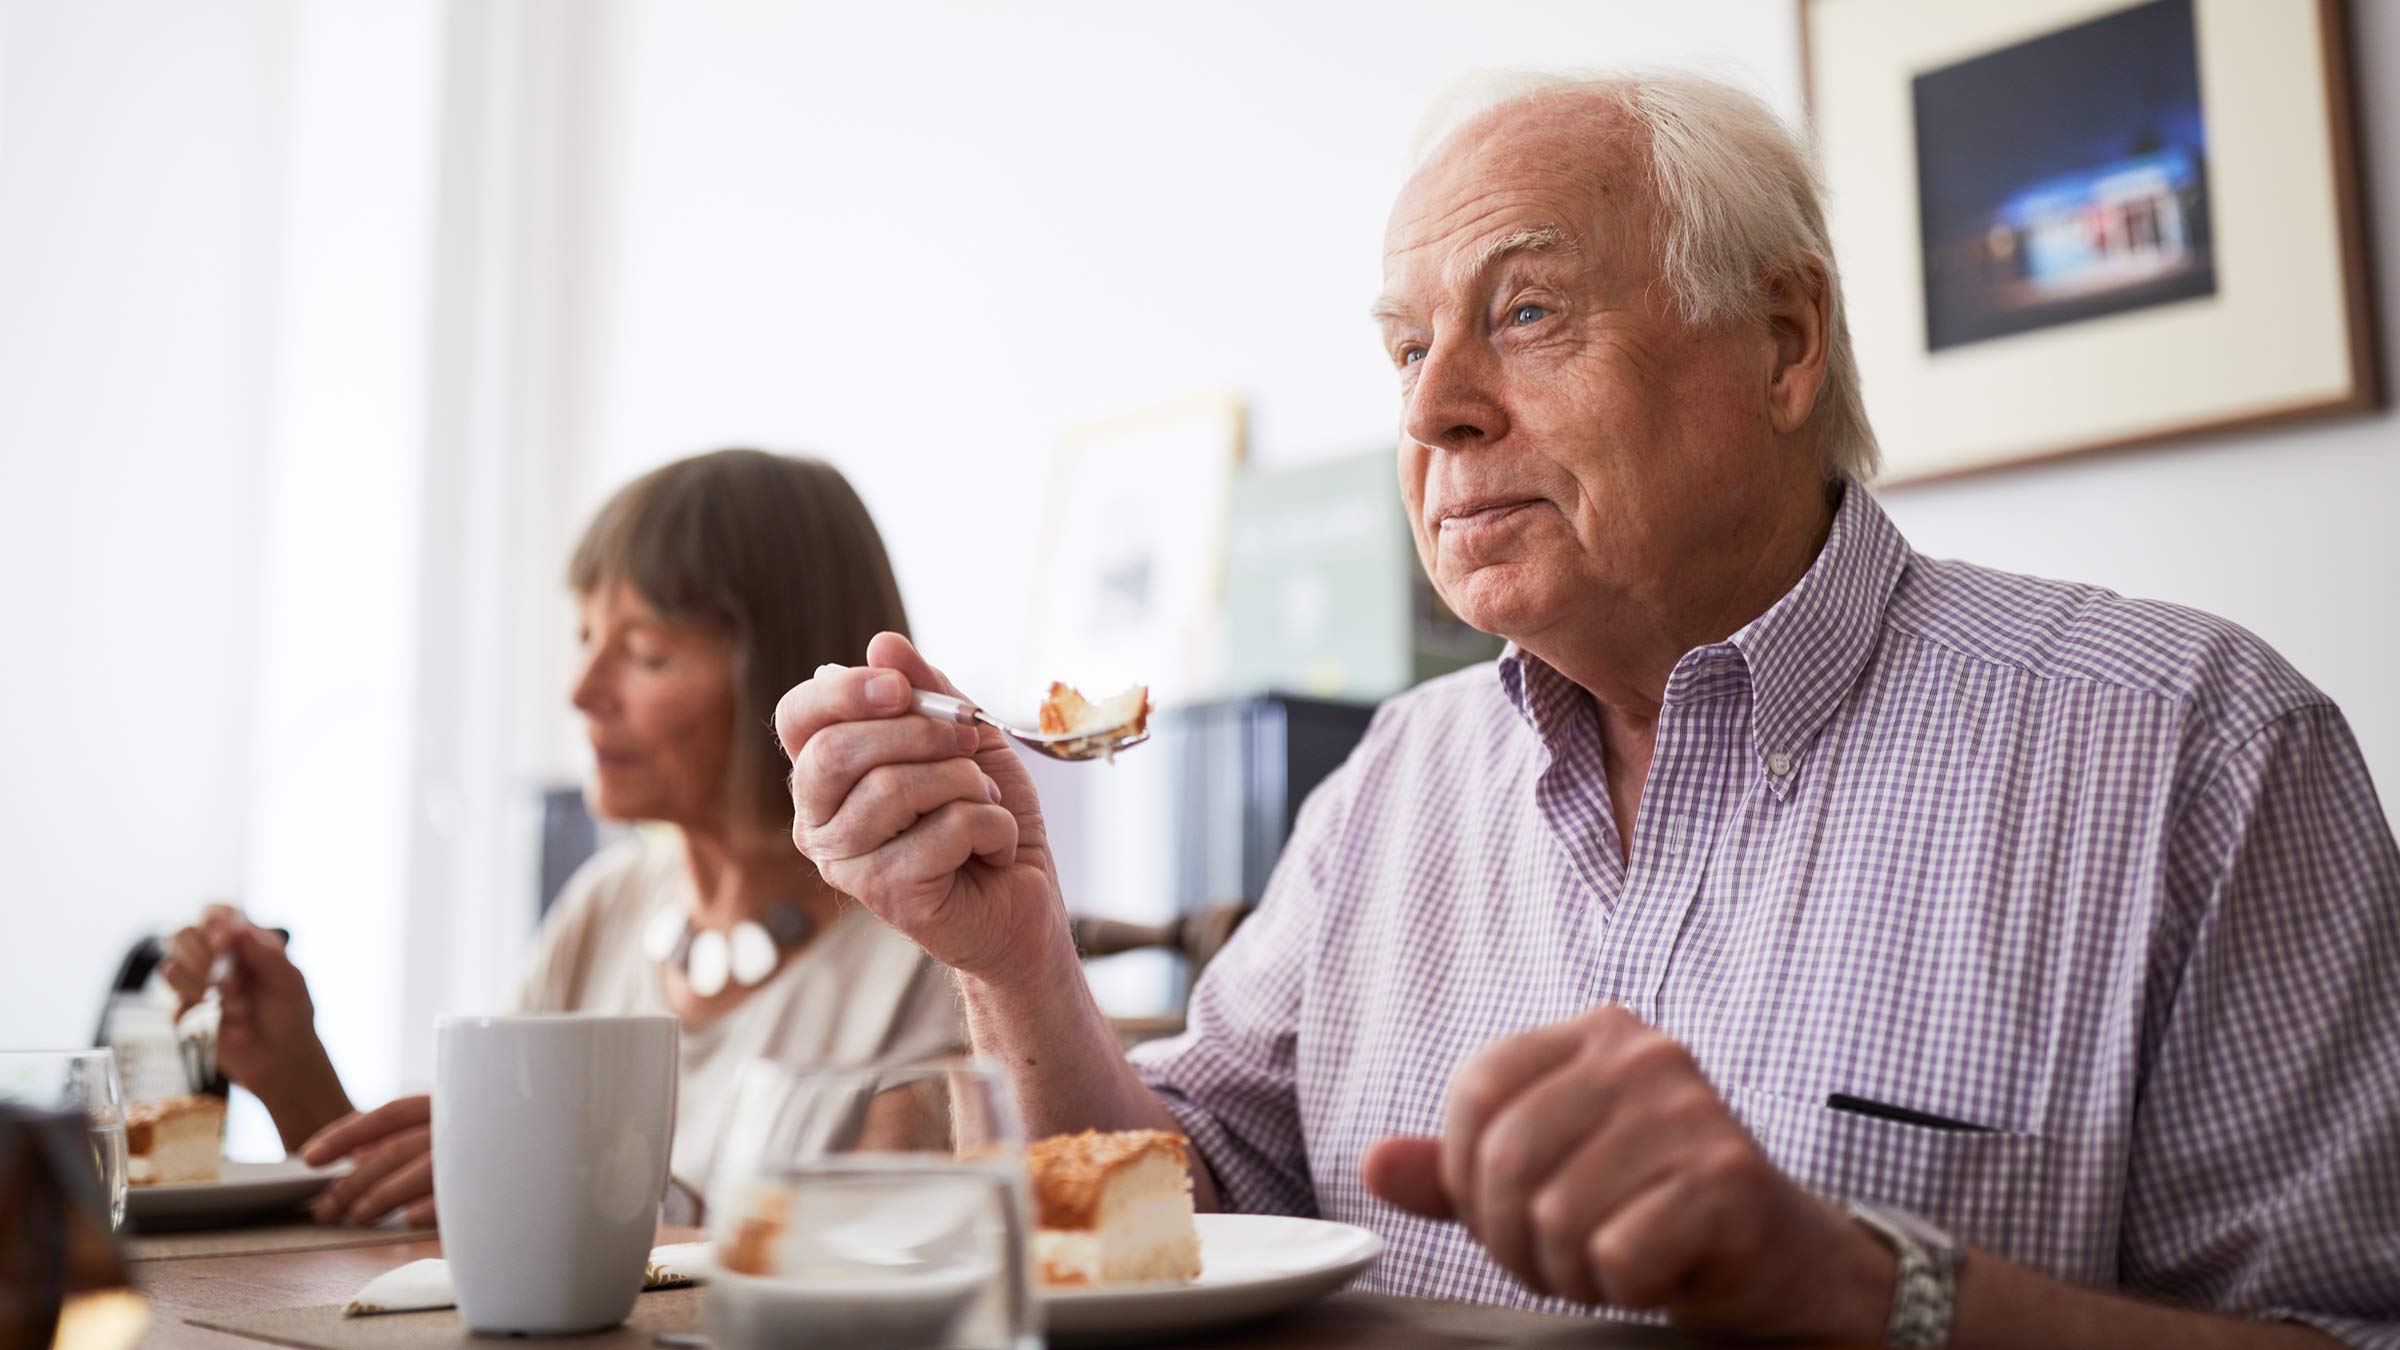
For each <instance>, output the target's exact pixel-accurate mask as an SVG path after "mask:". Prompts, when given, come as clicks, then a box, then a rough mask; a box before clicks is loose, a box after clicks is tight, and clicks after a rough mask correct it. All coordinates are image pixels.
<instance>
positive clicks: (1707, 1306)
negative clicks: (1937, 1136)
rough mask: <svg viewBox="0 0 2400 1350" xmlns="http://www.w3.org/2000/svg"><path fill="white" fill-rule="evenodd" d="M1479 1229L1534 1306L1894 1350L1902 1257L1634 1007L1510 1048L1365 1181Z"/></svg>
mask: <svg viewBox="0 0 2400 1350" xmlns="http://www.w3.org/2000/svg"><path fill="white" fill-rule="evenodd" d="M1360 1171H1361V1173H1362V1176H1363V1178H1364V1180H1365V1181H1366V1184H1367V1186H1368V1188H1369V1189H1370V1190H1372V1191H1374V1192H1375V1193H1376V1194H1377V1195H1379V1196H1382V1197H1383V1198H1384V1199H1385V1200H1387V1201H1390V1202H1391V1203H1392V1204H1395V1205H1398V1206H1400V1207H1401V1208H1403V1209H1407V1210H1412V1211H1414V1212H1416V1213H1419V1214H1423V1215H1426V1216H1428V1217H1432V1218H1441V1219H1456V1220H1458V1221H1459V1222H1461V1223H1464V1224H1465V1225H1466V1226H1467V1229H1468V1231H1469V1232H1471V1233H1473V1234H1474V1235H1475V1237H1476V1238H1477V1240H1479V1241H1481V1242H1482V1243H1483V1245H1484V1246H1485V1248H1487V1249H1488V1250H1489V1251H1490V1252H1491V1254H1492V1257H1493V1259H1494V1260H1496V1261H1498V1262H1499V1263H1500V1264H1501V1265H1502V1266H1503V1267H1505V1268H1506V1269H1508V1270H1509V1271H1510V1272H1511V1273H1513V1274H1514V1275H1516V1276H1517V1278H1519V1279H1521V1280H1523V1281H1524V1282H1525V1284H1526V1286H1527V1287H1528V1288H1530V1289H1532V1290H1534V1291H1535V1292H1536V1293H1543V1294H1555V1295H1560V1296H1563V1297H1566V1298H1571V1299H1575V1300H1577V1301H1579V1302H1584V1303H1608V1304H1613V1305H1615V1306H1617V1307H1621V1308H1658V1309H1664V1310H1665V1311H1666V1312H1667V1314H1668V1316H1669V1317H1670V1318H1671V1319H1672V1320H1673V1321H1674V1322H1675V1323H1676V1324H1677V1325H1680V1326H1687V1327H1694V1328H1701V1329H1708V1330H1720V1331H1734V1332H1741V1333H1745V1334H1750V1335H1770V1336H1805V1337H1824V1338H1831V1339H1855V1340H1862V1341H1867V1342H1870V1343H1871V1342H1875V1341H1880V1340H1881V1339H1882V1336H1883V1329H1884V1320H1885V1318H1886V1317H1887V1316H1888V1315H1889V1313H1890V1309H1891V1298H1892V1285H1893V1279H1894V1264H1893V1258H1892V1256H1891V1253H1890V1252H1889V1250H1888V1249H1886V1248H1885V1247H1884V1245H1883V1244H1882V1243H1881V1242H1880V1241H1878V1240H1877V1239H1876V1238H1875V1237H1874V1236H1873V1235H1871V1234H1869V1233H1868V1232H1867V1231H1866V1230H1865V1229H1863V1228H1861V1227H1859V1226H1858V1225H1857V1224H1855V1223H1853V1222H1852V1221H1851V1220H1850V1218H1849V1217H1848V1216H1847V1215H1845V1214H1844V1213H1842V1212H1841V1211H1840V1210H1839V1209H1836V1208H1835V1207H1834V1206H1832V1205H1830V1204H1828V1203H1826V1202H1825V1201H1823V1200H1820V1199H1818V1198H1817V1197H1816V1196H1814V1195H1811V1194H1809V1193H1808V1192H1806V1191H1804V1190H1802V1189H1801V1188H1800V1187H1799V1186H1798V1185H1796V1184H1794V1183H1793V1182H1792V1181H1791V1180H1790V1179H1789V1178H1787V1177H1785V1176H1784V1175H1783V1174H1782V1173H1781V1172H1779V1171H1777V1170H1776V1168H1775V1166H1774V1164H1773V1163H1771V1162H1769V1161H1768V1160H1767V1157H1766V1155H1765V1153H1763V1152H1761V1151H1760V1149H1759V1147H1758V1145H1757V1143H1756V1142H1755V1141H1754V1140H1752V1139H1751V1137H1750V1135H1749V1132H1748V1131H1746V1130H1744V1129H1743V1128H1742V1126H1741V1123H1740V1122H1739V1121H1736V1120H1735V1119H1734V1118H1733V1115H1732V1113H1731V1112H1730V1111H1729V1110H1727V1109H1726V1106H1725V1103H1724V1102H1723V1101H1722V1100H1721V1099H1719V1097H1718V1096H1717V1093H1716V1089H1714V1088H1713V1087H1711V1086H1710V1085H1709V1082H1708V1080H1707V1079H1706V1078H1705V1077H1703V1076H1702V1074H1701V1072H1700V1069H1699V1066H1698V1065H1696V1064H1694V1063H1693V1062H1692V1057H1691V1055H1690V1053H1689V1052H1688V1051H1686V1050H1685V1049H1684V1048H1683V1046H1682V1045H1680V1044H1678V1043H1677V1042H1675V1041H1673V1040H1671V1039H1669V1038H1668V1037H1666V1036H1665V1035H1663V1034H1661V1033H1659V1032H1657V1031H1655V1030H1653V1029H1651V1028H1650V1027H1648V1026H1646V1025H1644V1024H1643V1023H1642V1022H1641V1021H1640V1020H1639V1019H1637V1018H1635V1017H1634V1015H1633V1014H1632V1013H1630V1012H1627V1011H1626V1010H1624V1009H1622V1008H1617V1007H1608V1008H1602V1009H1599V1010H1598V1011H1595V1012H1591V1013H1587V1014H1585V1015H1584V1016H1581V1017H1578V1018H1575V1019H1573V1020H1571V1021H1566V1022H1560V1023H1557V1024H1555V1025H1552V1026H1547V1027H1543V1028H1541V1029H1539V1030H1537V1031H1531V1032H1527V1033H1525V1034H1523V1035H1519V1036H1512V1037H1509V1038H1508V1039H1506V1040H1501V1041H1496V1042H1494V1043H1493V1044H1491V1045H1489V1046H1486V1047H1484V1048H1483V1049H1482V1050H1480V1051H1478V1052H1477V1053H1476V1054H1475V1055H1474V1056H1473V1057H1471V1058H1470V1059H1468V1060H1467V1062H1466V1063H1465V1064H1464V1065H1462V1066H1460V1068H1459V1071H1458V1073H1457V1074H1456V1075H1455V1076H1454V1077H1453V1078H1452V1079H1451V1081H1450V1096H1449V1101H1448V1105H1447V1114H1446V1118H1445V1121H1444V1125H1443V1134H1442V1137H1441V1138H1440V1139H1438V1140H1435V1139H1407V1138H1395V1139H1386V1140H1384V1141H1382V1142H1381V1143H1379V1144H1377V1145H1376V1146H1375V1147H1374V1148H1372V1149H1370V1150H1368V1152H1367V1155H1366V1158H1365V1159H1364V1161H1363V1163H1362V1166H1361V1168H1360Z"/></svg>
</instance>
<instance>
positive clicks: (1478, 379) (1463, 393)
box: [1406, 341, 1508, 450]
mask: <svg viewBox="0 0 2400 1350" xmlns="http://www.w3.org/2000/svg"><path fill="white" fill-rule="evenodd" d="M1499 377H1500V371H1499V361H1498V359H1497V357H1496V354H1495V353H1494V352H1493V351H1492V350H1491V348H1490V347H1489V346H1488V345H1486V344H1483V343H1477V342H1470V341H1451V342H1448V343H1442V342H1436V343H1435V344H1434V346H1433V348H1432V349H1431V350H1429V351H1427V352H1426V354H1425V358H1424V360H1423V361H1422V362H1420V363H1419V369H1418V371H1417V382H1416V385H1415V387H1414V388H1413V389H1412V390H1411V391H1410V393H1409V396H1408V419H1407V423H1406V429H1407V431H1408V435H1409V439H1411V440H1413V441H1415V442H1417V443H1418V444H1419V445H1425V446H1431V447H1436V448H1439V449H1443V450H1466V449H1470V448H1472V447H1474V446H1478V445H1488V444H1490V443H1491V442H1493V441H1497V440H1499V439H1500V438H1501V437H1503V436H1505V435H1507V434H1508V413H1507V411H1506V409H1505V408H1503V406H1502V405H1501V401H1500V397H1499V391H1498V384H1499Z"/></svg>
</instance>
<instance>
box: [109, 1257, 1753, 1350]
mask: <svg viewBox="0 0 2400 1350" xmlns="http://www.w3.org/2000/svg"><path fill="white" fill-rule="evenodd" d="M360 1236H361V1240H362V1242H366V1243H370V1244H372V1245H362V1246H351V1247H337V1248H328V1249H320V1250H316V1251H304V1252H282V1253H275V1254H267V1255H234V1256H225V1255H209V1254H205V1253H195V1254H191V1255H182V1256H177V1257H171V1258H158V1259H148V1260H138V1259H137V1260H136V1261H135V1262H134V1265H133V1270H134V1281H135V1283H136V1284H137V1285H138V1286H139V1287H140V1288H141V1290H142V1291H143V1292H144V1293H145V1294H147V1295H148V1296H149V1298H150V1303H151V1322H150V1329H149V1331H148V1332H147V1333H146V1334H145V1336H144V1337H143V1341H142V1344H143V1345H144V1346H147V1347H155V1348H156V1350H260V1347H261V1346H263V1345H267V1344H269V1343H270V1342H267V1341H263V1340H259V1339H254V1338H252V1337H249V1336H244V1335H235V1334H232V1333H229V1332H224V1331H215V1330H211V1329H209V1328H206V1327H200V1326H195V1325H193V1324H192V1323H191V1322H189V1321H187V1320H186V1319H187V1318H191V1317H207V1316H211V1315H215V1316H223V1315H226V1314H241V1313H259V1312H271V1311H276V1310H280V1309H287V1308H301V1307H311V1306H319V1305H325V1304H338V1303H343V1302H346V1301H348V1299H349V1298H350V1296H351V1295H353V1294H355V1293H357V1292H358V1291H359V1289H360V1287H361V1286H363V1285H365V1284H366V1282H367V1281H368V1280H370V1279H373V1278H374V1277H375V1276H377V1275H380V1274H382V1273H383V1272H385V1271H387V1270H390V1269H392V1268H394V1267H396V1266H400V1265H404V1264H406V1263H408V1262H410V1261H416V1260H420V1259H422V1258H425V1257H429V1256H439V1255H441V1254H442V1249H441V1244H440V1243H439V1242H437V1241H435V1240H433V1239H431V1238H420V1239H416V1240H412V1241H406V1242H394V1241H391V1240H390V1239H389V1235H378V1234H373V1233H371V1232H370V1233H362V1234H361V1235H360ZM698 1236H699V1235H698V1234H697V1233H696V1232H694V1231H693V1230H690V1229H664V1230H661V1232H660V1234H659V1240H660V1241H661V1242H689V1241H693V1240H695V1239H696V1238H697V1237H698ZM225 1238H226V1246H227V1247H228V1248H237V1247H238V1246H241V1245H249V1246H255V1245H257V1233H256V1232H255V1230H253V1231H251V1232H248V1233H245V1232H244V1231H243V1230H233V1231H232V1232H229V1233H227V1234H226V1235H225ZM672 1296H673V1291H668V1292H666V1293H657V1294H645V1295H643V1297H644V1298H645V1299H658V1298H667V1297H672ZM417 1315H424V1316H431V1315H432V1314H409V1313H400V1314H394V1315H393V1316H398V1317H408V1316H417ZM362 1325H363V1323H362ZM1709 1343H1710V1342H1704V1341H1699V1340H1694V1339H1692V1338H1690V1337H1687V1336H1681V1335H1677V1334H1675V1333H1673V1332H1668V1331H1663V1330H1659V1329H1655V1328H1648V1327H1629V1326H1622V1325H1617V1324H1612V1323H1605V1322H1595V1321H1590V1320H1587V1319H1583V1318H1573V1317H1553V1316H1547V1315H1544V1314H1540V1313H1529V1312H1519V1311H1515V1310H1512V1309H1507V1308H1493V1307H1484V1306H1479V1305H1474V1304H1464V1303H1445V1302H1440V1301H1437V1300H1433V1299H1417V1298H1399V1297H1395V1296H1392V1295H1387V1294H1355V1293H1343V1294H1336V1295H1334V1296H1333V1297H1331V1298H1327V1299H1321V1300H1319V1301H1317V1302H1316V1303H1313V1304H1310V1305H1308V1306H1307V1307H1305V1308H1300V1309H1296V1310H1294V1311H1292V1312H1290V1313H1286V1314H1284V1315H1282V1316H1280V1317H1276V1318H1272V1319H1269V1320H1267V1321H1263V1322H1255V1323H1251V1324H1249V1325H1246V1326H1241V1327H1233V1328H1228V1329H1226V1330H1224V1331H1221V1332H1217V1333H1214V1334H1210V1335H1204V1336H1196V1337H1192V1338H1189V1339H1176V1340H1169V1341H1153V1342H1147V1343H1146V1344H1149V1345H1151V1346H1154V1347H1160V1350H1178V1347H1182V1348H1184V1350H1229V1348H1230V1347H1256V1350H1349V1348H1350V1347H1374V1350H1478V1348H1480V1347H1487V1346H1509V1347H1538V1350H1569V1348H1570V1347H1578V1348H1580V1347H1615V1346H1624V1347H1660V1348H1665V1347H1688V1346H1696V1345H1703V1344H1709ZM490 1344H492V1345H493V1346H494V1347H495V1350H499V1348H500V1347H503V1346H510V1345H515V1346H526V1347H529V1350H530V1348H531V1347H538V1346H541V1345H543V1344H544V1343H543V1342H539V1341H523V1340H516V1341H502V1340H498V1339H495V1340H493V1341H491V1342H490ZM547 1344H549V1345H554V1346H557V1347H559V1348H560V1350H567V1347H572V1346H575V1345H577V1344H579V1340H577V1339H567V1340H560V1341H553V1342H548V1343H547ZM1062 1344H1070V1345H1085V1344H1092V1343H1090V1342H1069V1343H1062Z"/></svg>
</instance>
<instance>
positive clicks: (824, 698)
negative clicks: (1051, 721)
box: [775, 633, 1073, 981]
mask: <svg viewBox="0 0 2400 1350" xmlns="http://www.w3.org/2000/svg"><path fill="white" fill-rule="evenodd" d="M918 689H931V690H935V691H938V692H941V693H945V694H955V693H956V692H957V690H955V689H953V688H952V687H951V685H950V682H949V681H948V680H947V679H944V678H943V677H942V674H941V672H939V671H937V670H935V669H934V668H933V667H932V666H930V665H927V664H926V663H925V658H923V657H922V656H919V655H918V654H917V650H916V648H914V647H912V646H910V645H909V642H908V639H906V638H904V637H901V636H900V635H899V634H897V633H883V634H880V635H878V636H877V637H876V639H875V640H874V641H873V642H872V643H870V644H868V647H867V664H866V665H865V666H862V667H842V666H826V667H824V668H823V669H821V670H819V671H818V672H817V673H816V675H815V677H814V678H812V679H810V680H808V681H807V682H806V683H804V684H801V685H798V686H796V687H795V688H793V689H792V690H791V692H789V693H787V694H785V695H784V696H783V701H782V703H781V704H780V705H779V706H778V707H777V708H776V712H775V727H776V732H777V734H778V735H780V736H781V737H782V739H783V749H784V753H785V754H787V755H789V756H791V760H792V780H791V781H792V842H793V844H795V845H796V846H798V848H799V849H800V851H801V852H802V853H804V854H806V855H808V859H809V861H810V862H813V863H815V864H816V865H817V871H818V872H819V873H820V874H821V875H822V876H823V877H824V878H825V880H826V881H827V882H829V883H831V884H832V885H833V886H834V887H835V888H837V889H839V890H840V891H842V892H843V893H844V894H846V895H852V896H856V897H857V898H858V900H859V901H860V902H861V903H863V904H865V905H866V907H867V908H868V909H870V910H873V911H874V912H875V913H876V915H878V916H879V917H881V918H882V919H883V921H884V922H886V923H888V924H890V925H892V926H893V927H894V928H897V929H899V930H900V931H901V932H903V933H905V934H907V935H908V936H909V937H910V938H912V939H914V940H915V941H916V943H917V945H919V946H921V947H923V948H924V949H925V950H926V951H927V952H929V953H931V954H932V956H933V958H934V959H935V960H937V961H940V962H941V963H943V964H944V965H947V966H949V967H951V968H952V969H954V970H958V971H960V972H962V973H965V974H968V975H973V976H980V977H984V978H989V979H995V980H1000V981H1006V980H1009V979H1031V978H1043V977H1046V976H1047V974H1048V973H1049V972H1050V971H1051V970H1052V969H1054V968H1055V967H1056V966H1057V965H1058V961H1059V958H1060V955H1061V953H1062V952H1063V953H1064V956H1065V959H1066V960H1067V961H1069V962H1072V960H1073V944H1072V942H1071V941H1069V940H1068V939H1067V937H1066V909H1065V906H1064V904H1063V903H1062V902H1061V901H1060V899H1059V894H1058V877H1057V873H1056V871H1055V869H1054V868H1053V867H1052V866H1051V862H1050V853H1049V848H1048V844H1047V841H1046V839H1045V837H1044V835H1043V832H1042V817H1041V804H1040V802H1038V801H1037V800H1036V799H1035V797H1034V792H1033V779H1032V778H1031V777H1030V776H1029V775H1027V774H1026V772H1025V766H1024V765H1023V764H1022V763H1020V762H1019V761H1018V759H1017V756H1016V752H1014V751H1013V750H1011V749H1009V748H1008V743H1007V741H1006V740H1005V739H1004V738H1003V737H1002V736H1001V735H1000V733H998V732H996V731H993V730H990V729H989V728H985V727H962V726H957V725H954V724H952V723H949V722H943V721H937V720H935V719H933V718H930V717H924V716H921V715H918V714H916V713H914V712H912V711H910V700H911V699H912V698H913V697H914V696H915V691H916V690H918Z"/></svg>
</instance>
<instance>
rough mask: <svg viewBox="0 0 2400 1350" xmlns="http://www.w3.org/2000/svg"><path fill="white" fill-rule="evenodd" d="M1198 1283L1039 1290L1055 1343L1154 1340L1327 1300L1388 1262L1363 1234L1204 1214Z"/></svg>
mask: <svg viewBox="0 0 2400 1350" xmlns="http://www.w3.org/2000/svg"><path fill="white" fill-rule="evenodd" d="M1193 1223H1194V1224H1196V1225H1197V1226H1198V1228H1199V1230H1200V1278H1199V1279H1197V1280H1194V1281H1192V1282H1191V1283H1189V1284H1129V1285H1103V1286H1100V1287H1098V1288H1093V1289H1074V1288H1062V1289H1043V1290H1042V1291H1041V1299H1040V1301H1041V1305H1042V1325H1043V1327H1044V1328H1045V1329H1046V1330H1047V1331H1048V1332H1049V1333H1050V1334H1051V1335H1053V1336H1077V1337H1080V1336H1155V1335H1163V1334H1168V1333H1182V1332H1188V1331H1200V1330H1204V1329H1206V1328H1209V1327H1219V1326H1227V1325H1230V1324H1232V1323H1235V1322H1246V1321H1249V1320H1250V1319H1252V1318H1254V1317H1264V1316H1266V1315H1267V1314H1269V1313H1274V1312H1281V1311H1283V1310H1284V1309H1286V1308H1295V1307H1298V1306H1299V1305H1301V1304H1303V1303H1306V1302H1308V1301H1309V1300H1311V1299H1314V1298H1321V1297H1323V1296H1324V1295H1326V1294H1330V1293H1332V1292H1333V1291H1334V1290H1336V1289H1339V1288H1341V1287H1342V1286H1343V1285H1345V1284H1348V1283H1350V1281H1351V1280H1353V1279H1355V1278H1357V1276H1358V1274H1359V1272H1361V1271H1363V1270H1365V1269H1366V1268H1367V1267H1369V1266H1371V1265H1373V1264H1375V1260H1376V1258H1377V1257H1380V1256H1382V1255H1383V1239H1382V1238H1379V1237H1377V1236H1376V1235H1375V1234H1373V1233H1370V1232H1368V1231H1367V1230H1366V1229H1364V1228H1356V1227H1353V1226H1351V1225H1349V1224H1346V1223H1332V1222H1329V1221H1327V1220H1323V1219H1292V1218H1285V1217H1282V1216H1280V1215H1272V1214H1200V1215H1195V1216H1193Z"/></svg>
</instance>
